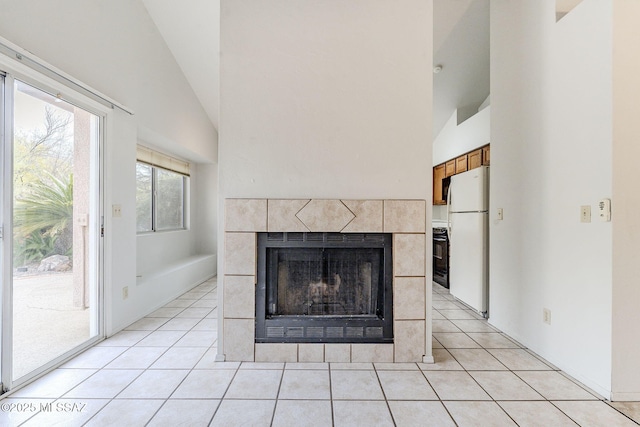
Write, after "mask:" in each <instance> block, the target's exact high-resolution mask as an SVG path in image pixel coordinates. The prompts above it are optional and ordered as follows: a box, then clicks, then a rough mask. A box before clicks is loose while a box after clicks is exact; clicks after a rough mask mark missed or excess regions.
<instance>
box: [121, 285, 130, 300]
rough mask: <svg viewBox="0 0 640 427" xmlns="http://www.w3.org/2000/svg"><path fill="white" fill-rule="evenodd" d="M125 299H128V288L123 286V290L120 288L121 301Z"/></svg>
mask: <svg viewBox="0 0 640 427" xmlns="http://www.w3.org/2000/svg"><path fill="white" fill-rule="evenodd" d="M127 298H129V287H128V286H125V287H124V288H122V299H127Z"/></svg>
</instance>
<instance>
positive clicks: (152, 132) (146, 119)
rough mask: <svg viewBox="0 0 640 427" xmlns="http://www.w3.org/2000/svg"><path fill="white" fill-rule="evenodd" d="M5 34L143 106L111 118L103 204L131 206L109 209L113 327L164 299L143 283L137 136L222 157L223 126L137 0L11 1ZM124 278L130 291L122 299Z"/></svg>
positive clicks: (3, 21)
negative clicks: (117, 211)
mask: <svg viewBox="0 0 640 427" xmlns="http://www.w3.org/2000/svg"><path fill="white" fill-rule="evenodd" d="M0 36H1V37H4V38H6V39H8V40H9V41H11V42H13V43H15V44H17V45H18V46H20V47H22V48H24V49H26V50H28V51H30V52H32V53H34V54H35V55H37V56H38V57H40V58H42V59H43V60H45V61H47V62H49V63H50V64H52V65H53V66H55V67H57V68H59V69H61V70H62V71H64V72H66V73H68V74H70V75H71V76H73V77H74V78H77V79H78V80H80V81H82V82H84V83H86V84H88V85H90V86H92V87H93V88H94V89H97V90H98V91H100V92H102V93H104V94H105V95H107V96H110V97H112V98H114V99H115V100H117V101H118V102H120V103H122V104H124V105H126V106H127V107H129V108H131V109H132V110H133V111H134V112H135V115H134V116H129V115H127V114H125V113H122V112H121V111H119V110H114V112H113V113H112V114H110V115H109V117H108V118H107V140H106V142H105V157H106V169H105V179H106V181H105V187H106V188H105V206H106V207H107V211H110V206H111V205H112V204H120V205H122V212H123V214H122V218H110V217H109V216H108V215H107V218H106V233H107V235H106V238H105V250H106V254H105V259H106V278H105V299H106V302H107V313H106V317H107V325H106V326H107V332H108V333H112V332H114V331H117V330H118V329H120V328H122V327H124V326H126V325H127V324H129V323H131V322H132V321H134V320H136V319H137V318H139V317H140V316H143V315H144V314H146V313H147V312H148V310H149V308H150V307H152V306H154V307H156V306H159V305H162V304H163V303H164V302H166V301H161V300H160V299H159V298H158V297H157V293H156V292H154V291H153V290H152V289H150V290H145V291H141V290H140V289H136V287H135V282H136V234H135V146H136V143H137V142H138V141H139V140H142V141H143V142H145V143H147V144H151V145H154V146H157V147H159V148H162V149H163V150H165V151H168V152H170V153H174V154H177V155H179V156H181V157H185V158H187V159H189V160H196V161H200V162H214V161H215V160H216V155H217V153H216V152H217V134H216V130H215V128H214V127H213V125H212V124H211V122H210V121H209V119H208V118H207V116H206V114H205V112H204V111H203V109H202V107H201V106H200V104H199V102H198V101H197V98H196V97H195V95H194V94H193V91H192V90H191V88H190V87H189V85H188V84H187V82H186V80H185V78H184V76H183V75H182V73H181V71H180V68H179V67H178V65H177V64H176V62H175V60H174V59H173V57H172V56H171V54H170V52H169V50H168V48H167V47H166V45H165V43H164V41H163V40H162V38H161V37H160V35H159V34H158V32H157V30H156V28H155V26H154V24H153V22H152V21H151V20H150V18H149V16H148V14H147V12H146V10H145V8H144V6H143V5H142V3H141V2H140V1H139V0H96V1H91V2H87V1H84V0H57V1H51V2H42V1H38V0H19V1H18V0H15V1H4V2H2V13H1V14H0ZM212 188H215V187H213V186H212ZM208 191H213V190H211V189H209V190H208ZM212 215H214V216H215V212H213V213H212ZM212 238H213V237H212ZM190 244H192V245H193V244H195V243H193V242H191V243H190ZM124 286H129V291H130V292H129V299H127V300H124V301H123V300H122V288H123V287H124ZM163 298H166V296H165V297H163Z"/></svg>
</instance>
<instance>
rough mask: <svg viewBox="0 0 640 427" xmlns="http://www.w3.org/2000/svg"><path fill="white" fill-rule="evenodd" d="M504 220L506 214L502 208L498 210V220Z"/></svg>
mask: <svg viewBox="0 0 640 427" xmlns="http://www.w3.org/2000/svg"><path fill="white" fill-rule="evenodd" d="M503 219H504V212H503V210H502V208H498V220H499V221H502V220H503Z"/></svg>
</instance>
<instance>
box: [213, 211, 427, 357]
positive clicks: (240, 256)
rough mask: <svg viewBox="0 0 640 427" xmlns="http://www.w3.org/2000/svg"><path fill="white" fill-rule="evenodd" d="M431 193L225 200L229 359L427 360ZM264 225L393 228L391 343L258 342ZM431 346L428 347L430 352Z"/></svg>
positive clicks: (360, 230) (344, 230)
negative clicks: (259, 236)
mask: <svg viewBox="0 0 640 427" xmlns="http://www.w3.org/2000/svg"><path fill="white" fill-rule="evenodd" d="M426 207H427V204H426V201H425V200H324V199H295V200H275V199H226V200H225V236H224V239H225V253H224V279H223V283H222V292H223V299H222V306H223V313H222V318H223V328H222V329H223V331H221V332H222V333H223V346H224V351H223V354H224V359H225V360H227V361H235V362H334V363H339V362H353V363H362V362H367V363H371V362H376V363H385V362H386V363H391V362H398V363H402V362H424V361H431V360H432V356H431V351H430V346H427V339H426V337H427V333H428V331H429V330H430V328H428V326H429V325H428V322H430V321H431V319H430V316H428V315H427V308H428V307H430V303H431V300H430V297H431V280H426V273H427V272H426V266H427V262H426V254H427V246H426V245H427V241H426V230H427V228H426ZM259 232H341V233H392V236H393V243H392V246H393V301H394V302H393V313H394V324H393V329H394V343H393V344H296V343H283V344H266V343H264V344H263V343H255V285H256V282H257V280H256V278H257V271H256V268H257V267H256V257H257V256H256V255H257V234H256V233H259ZM427 353H428V354H427Z"/></svg>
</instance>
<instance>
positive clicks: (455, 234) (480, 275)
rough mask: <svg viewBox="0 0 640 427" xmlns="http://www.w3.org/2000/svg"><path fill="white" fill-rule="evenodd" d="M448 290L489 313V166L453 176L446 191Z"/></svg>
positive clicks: (470, 304)
mask: <svg viewBox="0 0 640 427" xmlns="http://www.w3.org/2000/svg"><path fill="white" fill-rule="evenodd" d="M447 226H448V232H449V286H450V288H449V292H451V295H453V296H454V297H456V298H457V299H459V300H460V301H462V302H464V303H465V304H467V305H468V306H470V307H471V308H473V309H474V310H477V311H478V313H481V314H482V315H484V316H485V317H488V309H489V307H488V305H489V167H488V166H481V167H479V168H475V169H472V170H470V171H467V172H463V173H461V174H458V175H454V176H452V177H451V183H450V184H449V192H448V194H447Z"/></svg>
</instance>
